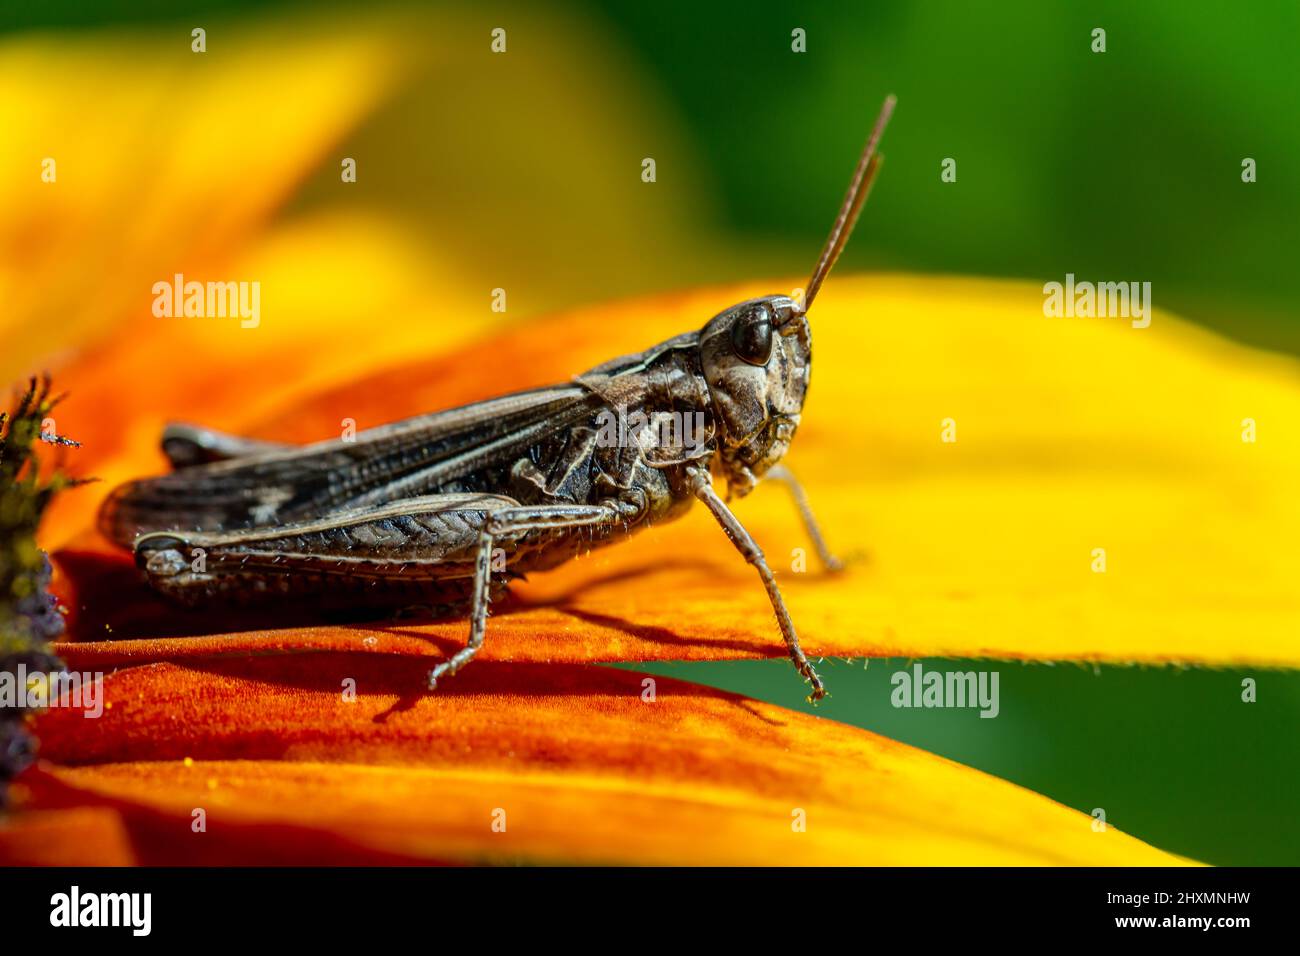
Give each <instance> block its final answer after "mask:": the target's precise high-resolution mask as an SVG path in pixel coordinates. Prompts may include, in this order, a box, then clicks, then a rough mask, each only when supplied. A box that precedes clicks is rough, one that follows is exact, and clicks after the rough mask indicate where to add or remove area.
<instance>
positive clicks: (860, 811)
mask: <svg viewBox="0 0 1300 956" xmlns="http://www.w3.org/2000/svg"><path fill="white" fill-rule="evenodd" d="M74 666H77V664H76V663H75V662H74ZM424 671H425V666H424V664H423V663H422V661H421V660H420V659H418V658H416V659H413V658H410V657H403V656H381V655H360V654H341V653H335V654H313V655H310V656H301V655H298V656H295V655H288V656H284V655H281V656H261V657H242V658H222V657H209V658H206V659H203V660H195V661H192V662H190V663H188V664H186V665H185V666H179V665H174V664H156V665H146V666H141V667H133V668H129V669H127V670H124V671H120V672H118V673H115V674H111V675H109V676H108V677H107V678H106V679H105V683H104V685H103V686H104V696H103V699H104V700H105V701H107V702H108V704H109V705H110V706H109V707H108V709H106V710H105V711H104V714H103V716H102V717H101V718H100V719H98V720H87V719H85V718H83V717H82V715H81V713H80V712H79V711H74V710H57V709H56V710H51V711H49V712H47V713H46V714H45V715H44V716H42V717H41V718H40V720H39V722H38V726H37V731H38V733H39V734H40V736H41V738H42V742H43V750H42V753H43V755H44V757H45V758H47V759H48V760H50V761H52V762H53V763H54V764H57V767H54V766H50V765H48V764H47V765H45V769H44V770H43V771H42V772H41V773H37V774H32V775H29V776H28V778H26V779H25V780H24V783H25V785H26V786H27V788H28V790H29V793H30V796H29V798H28V806H29V807H31V808H42V807H45V808H50V807H62V808H65V809H67V808H77V807H91V806H103V807H109V808H112V809H114V810H116V811H117V812H118V813H119V814H120V815H121V817H122V819H123V820H124V821H125V826H126V828H127V830H128V832H129V833H130V834H131V837H132V841H133V842H132V849H133V851H134V853H135V854H136V855H137V856H138V858H139V859H140V861H141V862H144V863H196V862H214V861H218V860H219V861H221V862H238V863H258V862H268V861H281V860H285V859H302V858H304V857H306V858H308V859H319V858H320V856H321V850H320V848H321V847H334V848H335V849H336V850H337V853H338V854H339V856H340V857H343V858H346V859H349V860H352V861H354V862H357V861H365V860H371V861H373V860H376V859H385V858H386V859H388V861H390V862H391V861H392V859H394V858H398V857H406V858H410V859H413V860H421V861H443V862H474V861H494V862H583V863H598V862H604V863H649V864H658V863H700V864H782V865H784V864H951V865H964V864H984V865H991V864H1022V863H1023V864H1107V865H1120V864H1146V865H1157V864H1159V865H1166V864H1176V863H1179V862H1184V861H1181V860H1180V859H1179V858H1177V857H1174V856H1171V855H1169V854H1166V853H1162V852H1160V851H1158V850H1155V849H1153V848H1151V847H1149V846H1147V845H1145V844H1143V843H1141V842H1140V841H1138V840H1136V839H1134V838H1132V837H1129V836H1126V835H1124V834H1122V833H1120V832H1119V831H1117V830H1114V829H1113V828H1108V829H1107V830H1106V831H1105V832H1100V833H1099V832H1095V831H1094V830H1093V827H1092V822H1093V821H1092V819H1091V818H1090V817H1088V816H1086V815H1084V814H1081V813H1078V812H1076V811H1074V810H1069V809H1067V808H1065V807H1062V806H1060V805H1059V804H1056V803H1054V802H1053V801H1051V800H1048V799H1047V798H1045V797H1042V796H1039V795H1037V794H1034V793H1031V792H1029V791H1026V790H1023V789H1021V788H1019V787H1016V786H1014V785H1012V784H1009V783H1006V782H1004V781H1000V780H997V779H995V778H993V777H989V776H987V775H985V774H983V773H980V772H978V771H975V770H971V769H968V768H965V767H962V766H960V765H958V764H954V763H952V762H950V761H947V760H944V759H942V758H940V757H935V756H933V755H930V754H926V753H924V752H922V751H919V750H915V749H913V748H911V747H908V746H906V745H904V744H899V743H895V742H893V741H890V740H887V739H885V738H882V737H878V736H876V735H874V734H871V733H868V732H866V731H862V730H858V729H856V728H852V727H848V726H845V725H842V724H837V723H833V722H831V721H826V720H822V719H818V718H814V717H809V716H806V715H802V714H798V713H794V712H791V711H787V710H784V709H782V708H780V707H776V706H773V705H770V704H765V703H761V702H759V701H754V700H749V699H746V698H743V697H739V696H736V695H732V694H728V693H724V692H722V691H717V690H713V689H711V688H705V687H699V686H695V685H692V684H686V683H683V682H680V681H675V680H670V679H665V678H655V679H653V684H652V685H647V684H645V683H643V680H650V679H649V678H643V677H642V675H639V674H635V673H631V672H627V671H620V670H613V669H604V668H592V667H583V666H572V665H559V666H539V665H503V664H482V665H476V666H475V667H472V668H469V669H468V670H466V671H465V673H464V674H462V675H461V676H460V677H458V678H457V680H456V681H455V682H454V683H453V684H451V685H448V688H447V692H446V693H441V692H440V693H438V694H435V695H427V694H425V693H423V691H422V681H423V676H424ZM349 681H351V682H354V685H353V686H355V690H356V694H355V699H354V700H350V701H349V700H347V699H346V695H345V693H344V691H345V690H346V689H347V687H348V686H349V685H348V682H349ZM648 686H653V691H654V693H653V699H652V700H650V699H647V697H648V696H649V692H648V690H647V687H648ZM196 808H199V809H202V810H203V816H204V818H205V824H206V830H205V831H204V832H195V830H194V828H193V827H192V822H193V820H194V819H195V818H196V815H195V810H196ZM494 823H495V824H496V825H495V826H494ZM254 834H255V835H256V839H253V838H252V836H253V835H254ZM55 842H56V844H57V841H55ZM313 844H314V845H315V846H316V847H317V849H316V850H315V851H306V852H303V851H302V850H301V848H302V847H303V846H310V845H313ZM6 846H7V844H6V838H5V837H4V836H3V835H0V858H2V857H3V856H4V854H5V853H6ZM52 852H62V851H61V850H60V849H59V848H58V847H57V846H56V847H55V848H54V849H53V850H52Z"/></svg>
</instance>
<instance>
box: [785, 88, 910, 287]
mask: <svg viewBox="0 0 1300 956" xmlns="http://www.w3.org/2000/svg"><path fill="white" fill-rule="evenodd" d="M897 102H898V100H897V98H895V97H894V96H893V95H892V94H891V95H889V96H886V97H885V103H884V105H883V106H881V107H880V115H879V116H877V117H876V125H875V126H874V127H873V128H872V130H871V135H870V136H869V137H867V145H866V146H865V147H863V150H862V157H861V158H860V159H859V160H858V166H857V168H856V169H855V170H853V179H851V180H850V181H849V191H848V192H846V193H845V194H844V202H843V203H841V204H840V214H839V215H838V216H836V217H835V224H834V225H833V226H831V233H830V235H829V236H827V237H826V245H824V246H822V254H821V256H820V257H819V258H818V260H817V267H816V268H815V269H813V274H812V278H811V279H809V280H808V290H807V292H805V293H804V297H803V307H802V309H801V311H803V312H804V313H807V311H808V310H809V309H810V308H812V304H813V299H815V298H817V291H818V290H819V289H820V288H821V287H822V283H823V282H825V281H826V275H827V273H829V272H830V271H831V269H832V268H833V267H834V265H835V260H836V259H838V258H839V257H840V253H841V252H843V251H844V246H845V245H846V244H847V243H848V241H849V236H851V235H853V227H854V226H856V225H857V223H858V214H859V213H860V212H862V204H863V203H865V202H866V201H867V196H868V195H869V194H870V193H871V184H872V183H873V182H874V181H875V178H876V173H877V172H879V171H880V164H881V163H883V162H884V161H885V157H884V156H878V155H876V146H877V145H879V143H880V137H881V136H883V135H884V133H885V126H886V125H887V124H888V123H889V117H890V115H891V114H892V113H893V112H894V104H895V103H897Z"/></svg>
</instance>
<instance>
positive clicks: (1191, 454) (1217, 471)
mask: <svg viewBox="0 0 1300 956" xmlns="http://www.w3.org/2000/svg"><path fill="white" fill-rule="evenodd" d="M788 287H789V284H788V283H784V282H774V283H768V284H765V285H763V286H752V287H744V288H735V289H728V290H721V291H719V290H712V291H707V292H699V293H694V294H690V295H681V296H675V297H670V298H661V299H655V300H641V301H632V302H625V303H620V304H617V305H611V306H604V307H601V308H598V309H592V310H586V311H582V312H578V313H574V314H571V315H567V316H561V317H557V318H555V319H553V320H549V321H544V322H537V323H532V324H529V325H528V326H527V327H526V328H518V329H513V330H510V331H507V332H503V333H502V334H501V335H499V336H495V337H488V338H487V339H486V340H485V341H483V342H480V343H476V344H474V345H472V346H469V347H467V348H465V349H463V350H458V351H454V352H452V353H451V354H449V355H446V356H443V357H441V358H435V359H430V360H427V361H424V362H418V363H413V364H410V365H407V366H404V367H401V368H397V369H392V370H388V371H385V372H383V373H376V374H375V375H373V376H371V378H370V379H368V380H365V381H362V382H354V383H351V384H347V385H339V386H338V387H336V388H333V389H331V390H330V391H328V392H326V393H324V394H322V395H320V396H318V397H315V398H313V399H311V400H309V401H307V402H304V403H299V404H294V405H292V406H290V407H288V408H286V409H284V410H282V411H280V412H278V413H277V414H275V415H274V416H273V417H272V418H269V419H268V420H267V425H266V427H265V428H260V429H258V430H259V432H260V433H262V434H266V435H270V436H273V437H280V438H284V439H287V440H297V441H307V440H310V439H313V438H322V437H328V436H327V434H326V431H325V430H326V428H328V426H329V423H331V422H332V421H335V420H337V418H338V417H339V416H340V415H341V414H346V413H347V412H348V410H349V409H351V410H353V412H354V413H356V412H357V410H358V409H362V410H363V411H364V419H365V420H366V421H367V422H377V421H380V420H384V419H385V418H387V417H398V416H400V415H409V414H413V413H415V412H417V411H421V410H432V409H436V408H441V407H449V406H451V405H454V404H457V403H460V402H464V401H469V400H473V399H477V398H482V397H485V396H486V395H488V394H491V393H492V392H496V391H506V390H509V389H512V388H517V387H526V386H531V385H538V384H543V383H545V382H549V381H562V380H564V379H566V378H567V377H568V376H569V375H572V374H574V373H576V372H579V371H581V370H582V369H584V368H587V367H589V366H591V365H594V364H596V362H598V361H600V360H602V359H605V358H609V357H611V356H613V355H615V354H618V353H620V352H624V351H629V350H632V349H634V348H640V347H644V346H646V345H647V344H649V343H651V342H654V341H656V340H659V339H663V338H666V337H668V336H669V335H671V334H673V333H677V332H681V331H684V330H687V329H690V328H693V327H697V326H699V325H700V324H702V323H703V321H704V320H706V319H707V318H708V317H709V316H710V315H712V314H713V313H714V312H716V311H717V310H719V309H721V308H722V307H724V306H725V305H727V304H728V303H729V302H733V301H736V300H738V299H742V298H744V297H746V296H749V295H754V294H758V293H760V292H763V291H769V292H770V291H774V290H779V289H782V288H788ZM824 296H825V297H824V298H823V299H820V300H819V301H818V304H817V309H816V312H815V314H814V317H813V320H812V321H813V329H814V334H813V337H814V355H815V363H814V364H815V370H814V374H813V384H812V391H811V394H810V400H809V402H808V404H807V407H806V408H805V410H804V411H805V414H804V422H803V425H801V427H800V430H799V433H798V435H797V436H796V437H795V440H794V444H793V448H792V451H791V454H790V456H789V461H790V464H791V465H792V466H793V468H794V470H795V471H796V472H797V473H799V475H800V476H801V478H802V479H803V482H804V484H805V486H806V488H807V491H808V493H809V495H810V497H811V499H812V502H813V506H814V508H815V509H816V510H817V512H818V513H819V515H820V517H821V519H822V521H823V523H824V525H825V528H826V531H827V536H828V538H829V539H830V542H831V544H832V546H833V547H834V548H835V549H836V550H838V551H840V552H841V553H844V554H846V555H847V556H849V557H850V558H851V559H854V560H853V561H852V563H851V565H850V568H849V570H848V571H847V572H846V573H844V574H842V575H838V576H830V575H826V574H823V573H821V572H820V571H819V570H818V568H817V562H816V557H815V555H814V554H812V553H811V551H810V548H809V543H808V540H807V538H806V536H805V534H804V532H803V530H802V528H801V526H800V524H799V522H798V520H797V517H796V515H795V512H794V509H793V508H792V507H791V504H790V502H789V501H788V500H787V498H786V496H785V495H784V493H783V490H782V489H781V488H779V487H771V488H769V487H760V488H759V490H757V491H756V492H755V493H754V494H753V495H752V496H750V497H749V498H748V499H745V500H743V501H740V502H737V503H736V504H735V509H736V512H737V514H738V515H739V516H740V518H741V520H742V521H743V522H744V523H746V524H747V525H748V526H749V527H750V528H751V530H752V531H753V533H754V534H755V536H756V538H757V539H758V541H759V543H760V545H762V546H763V547H764V549H765V550H766V552H767V554H768V556H769V559H770V561H771V564H772V566H773V567H774V568H775V570H776V572H777V574H778V577H779V579H780V582H781V586H782V588H783V589H784V592H785V595H786V599H787V601H788V603H789V605H790V610H791V612H792V614H793V616H794V620H795V623H796V625H797V626H798V628H799V630H800V632H801V634H802V636H803V640H804V643H805V646H806V647H807V648H808V649H809V651H810V652H812V653H816V654H827V655H839V656H861V655H877V656H903V657H909V656H954V657H985V656H987V657H1005V658H1024V659H1034V660H1101V661H1119V662H1123V661H1146V662H1163V661H1184V662H1190V663H1209V664H1220V665H1226V664H1254V665H1270V664H1273V665H1287V666H1293V665H1295V664H1297V663H1300V639H1298V638H1297V634H1300V628H1298V627H1297V624H1300V597H1298V596H1297V590H1296V588H1295V586H1294V582H1295V580H1296V578H1297V572H1298V571H1300V552H1297V550H1296V549H1295V548H1294V547H1293V545H1292V543H1293V542H1294V541H1296V540H1300V508H1298V506H1297V503H1296V500H1295V498H1294V495H1293V490H1294V488H1295V487H1297V483H1298V482H1297V479H1298V478H1300V440H1298V439H1300V435H1297V429H1298V428H1300V425H1297V423H1298V422H1300V387H1298V386H1297V376H1296V363H1294V362H1293V361H1291V360H1289V359H1282V358H1278V357H1275V356H1270V355H1266V354H1262V353H1259V352H1255V351H1252V350H1249V349H1246V348H1242V347H1240V346H1236V345H1233V344H1231V343H1229V342H1226V341H1224V340H1222V339H1220V338H1218V337H1216V336H1213V335H1210V334H1209V333H1206V332H1203V331H1199V330H1197V329H1195V328H1194V327H1191V326H1189V325H1187V324H1186V323H1184V322H1181V321H1179V320H1177V319H1175V318H1174V317H1172V316H1169V315H1167V314H1164V313H1158V314H1157V315H1156V317H1155V320H1154V321H1153V323H1152V325H1151V327H1150V328H1147V329H1133V328H1131V327H1129V326H1128V325H1127V324H1125V323H1123V322H1122V320H1103V319H1072V320H1066V319H1048V318H1045V317H1044V316H1043V313H1042V294H1041V291H1040V290H1039V289H1037V288H1035V287H1031V286H1027V285H1024V284H1015V283H999V282H985V281H978V280H955V279H935V278H922V277H903V276H897V277H885V276H878V277H857V278H848V277H840V278H838V279H837V280H836V282H835V283H833V285H832V286H831V287H829V288H828V289H827V291H826V292H825V293H824ZM485 368H492V369H494V370H496V371H495V372H494V374H493V375H492V376H491V377H490V378H487V377H485V376H483V375H482V374H481V373H480V371H479V370H482V369H485ZM393 381H399V382H403V383H409V386H408V387H405V388H403V389H401V390H399V391H397V392H394V391H392V390H391V389H388V388H385V387H383V386H384V383H386V382H393ZM358 414H359V413H358ZM1245 418H1252V419H1254V420H1255V421H1256V422H1257V424H1258V430H1257V435H1258V440H1257V441H1255V442H1254V443H1247V442H1243V441H1242V428H1241V422H1242V420H1243V419H1245ZM945 419H951V420H952V422H953V424H954V426H955V429H956V438H957V440H956V441H955V442H951V443H947V442H944V441H943V440H942V438H943V431H944V420H945ZM118 467H119V470H123V471H125V470H129V469H130V465H129V463H121V464H119V466H118ZM136 467H138V468H140V469H141V470H147V468H148V467H149V466H148V465H147V463H145V462H139V463H137V465H136ZM96 493H97V494H102V491H100V492H96ZM87 494H91V493H90V492H89V491H88V492H87ZM796 549H803V550H804V551H807V552H809V553H807V555H806V566H807V569H808V570H807V571H806V572H805V573H796V572H795V571H794V570H792V565H794V563H795V560H796V559H797V558H798V557H799V555H798V554H797V553H796ZM1094 549H1104V551H1105V557H1106V565H1105V567H1106V570H1105V571H1104V573H1098V572H1096V571H1094V570H1093V568H1094V566H1095V564H1094V562H1095V561H1096V558H1095V557H1094ZM69 567H70V565H69ZM121 571H122V575H123V577H122V578H120V579H119V578H109V577H106V576H105V575H104V574H103V573H102V572H101V571H99V570H95V566H94V565H93V564H92V565H87V566H86V570H85V571H84V572H82V573H80V574H78V573H70V577H71V578H73V580H72V581H71V586H70V603H71V604H72V606H74V607H81V606H84V607H85V608H86V616H85V617H84V619H83V620H82V621H81V622H79V624H78V626H77V628H76V631H75V633H76V635H77V636H78V637H79V638H83V639H84V638H86V637H89V636H92V635H97V634H100V635H102V634H103V631H104V626H105V625H106V624H107V625H109V626H111V627H112V629H113V634H114V635H115V636H116V637H119V638H129V637H136V636H143V635H168V634H178V633H195V626H196V620H197V623H198V624H199V625H201V627H202V628H203V629H204V630H203V631H200V633H203V632H204V631H206V632H207V633H213V632H217V633H219V632H221V631H223V630H226V631H229V630H244V629H246V628H247V627H248V624H247V622H242V623H239V624H226V625H223V624H222V622H221V620H220V619H219V618H214V617H213V616H212V615H202V616H201V618H198V619H191V618H186V617H184V616H179V617H178V616H174V615H173V616H172V617H171V618H170V621H171V625H170V630H169V623H168V622H169V618H168V616H167V612H166V611H164V610H160V609H159V606H158V603H157V601H156V600H154V599H152V598H151V597H148V596H147V595H146V594H144V593H143V592H140V591H137V592H132V591H131V590H130V588H131V585H130V581H131V580H132V572H131V571H130V570H129V569H128V568H126V567H123V568H122V569H121ZM78 578H80V579H81V581H82V582H83V584H85V585H86V586H87V587H89V588H92V589H93V587H94V582H95V581H96V580H100V581H102V580H113V581H116V582H117V583H116V584H114V586H113V588H112V593H110V594H104V595H102V596H101V599H99V600H90V599H79V598H77V597H76V593H78V587H77V579H78ZM515 591H516V595H517V600H516V601H515V602H514V603H512V604H506V605H503V606H501V607H500V608H499V609H498V610H499V611H500V612H502V613H499V614H497V615H495V616H494V617H493V619H492V622H491V625H490V627H489V631H488V640H487V645H486V647H485V649H484V651H483V654H482V657H483V659H493V658H495V659H506V660H533V661H546V660H555V661H601V660H648V659H660V658H669V659H692V658H696V659H705V658H729V657H755V656H779V655H781V654H782V653H783V649H782V645H781V642H780V640H779V637H778V635H777V632H776V628H775V625H774V621H773V619H772V614H771V610H770V608H769V605H768V603H767V599H766V596H765V595H764V593H763V590H762V588H761V587H760V586H759V583H758V580H757V578H756V577H755V575H754V573H753V572H752V570H751V569H750V568H749V567H748V566H747V565H746V564H745V563H744V562H743V561H742V560H741V559H740V558H739V556H738V555H737V554H736V553H735V551H734V550H733V549H732V547H731V545H730V544H729V542H728V541H727V539H726V537H725V536H724V535H723V534H722V532H721V531H720V530H719V529H718V528H717V527H716V525H715V524H714V523H713V522H712V521H711V520H710V518H709V517H708V516H707V515H706V514H705V513H703V512H702V511H701V510H700V509H696V510H695V511H694V512H693V513H692V514H690V515H689V516H688V517H687V518H686V519H684V520H682V521H681V522H679V523H677V524H670V525H664V526H661V527H657V528H653V529H651V530H649V531H646V532H644V533H642V534H640V535H638V536H636V537H635V538H634V539H633V540H631V541H629V542H627V543H626V544H623V545H621V546H619V547H614V548H607V549H603V550H601V551H598V552H595V553H594V554H592V555H591V556H589V557H587V558H585V559H582V560H579V561H576V562H573V563H571V564H570V565H567V566H565V567H562V568H560V569H558V570H556V571H554V572H549V573H546V574H539V575H536V576H535V577H533V578H532V579H530V580H529V581H528V582H527V583H524V584H520V585H518V586H516V588H515ZM115 599H116V603H115ZM130 601H137V602H138V603H140V604H142V605H144V606H146V607H147V608H148V609H149V610H148V615H149V619H148V621H149V623H148V627H147V628H145V627H142V626H141V622H140V621H139V620H138V619H137V618H133V616H132V613H129V612H128V611H126V610H123V607H122V604H123V602H130ZM119 612H122V613H119ZM464 634H465V625H464V623H463V622H449V623H436V624H403V625H402V626H401V627H385V626H371V627H365V626H360V627H354V628H335V629H325V630H324V631H319V630H316V629H311V628H297V629H294V628H291V629H281V630H277V631H274V632H257V631H253V632H250V633H244V634H237V635H233V636H230V637H212V638H205V639H204V640H205V641H206V642H208V643H214V642H215V643H216V644H221V645H222V646H227V645H228V647H227V649H229V650H234V649H239V648H245V647H248V648H255V647H257V646H277V647H282V648H283V647H304V648H305V647H313V646H316V647H319V646H333V647H337V646H340V645H341V644H346V643H348V642H360V641H363V640H369V641H371V642H372V643H375V644H377V645H378V646H379V647H381V648H390V649H409V647H408V645H414V646H416V647H417V648H423V649H424V651H425V652H426V653H435V652H437V651H436V650H435V647H436V648H439V649H442V650H444V651H445V649H446V648H449V647H452V646H455V645H456V644H458V643H460V642H463V640H464ZM430 641H431V642H432V643H430ZM164 643H165V646H164V647H154V646H150V645H148V644H137V643H135V642H123V641H115V642H113V643H112V644H107V645H102V646H101V648H100V650H101V652H102V653H103V655H104V658H103V659H106V660H112V659H123V658H125V657H130V656H135V655H139V657H140V658H142V659H148V658H150V657H155V658H156V657H159V656H161V657H175V656H178V655H184V654H185V653H187V651H186V650H185V649H184V647H183V642H164ZM195 650H196V652H198V653H203V652H205V651H200V650H198V649H197V648H196V649H195Z"/></svg>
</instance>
